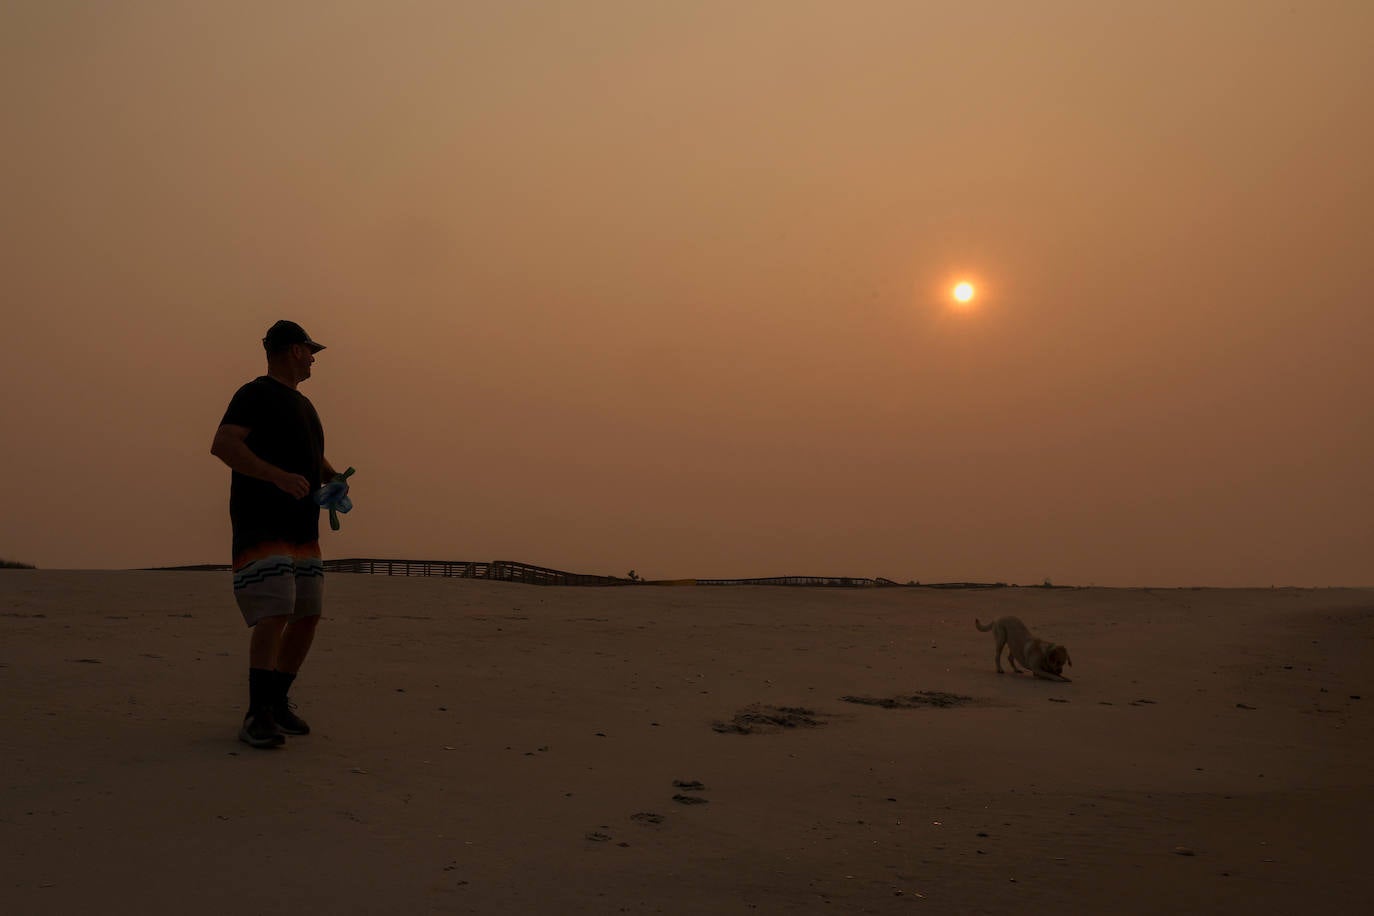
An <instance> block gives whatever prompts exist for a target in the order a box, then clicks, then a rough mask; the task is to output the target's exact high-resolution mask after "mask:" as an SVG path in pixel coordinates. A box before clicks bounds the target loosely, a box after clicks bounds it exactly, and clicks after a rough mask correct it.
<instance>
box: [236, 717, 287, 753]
mask: <svg viewBox="0 0 1374 916" xmlns="http://www.w3.org/2000/svg"><path fill="white" fill-rule="evenodd" d="M239 740H240V741H242V742H243V743H244V744H247V745H249V746H251V747H261V748H269V747H281V746H282V745H283V744H285V743H286V736H285V735H283V734H282V733H281V732H279V731H277V723H276V722H274V721H272V714H271V713H269V712H250V713H249V714H248V715H246V716H244V717H243V727H242V728H240V729H239Z"/></svg>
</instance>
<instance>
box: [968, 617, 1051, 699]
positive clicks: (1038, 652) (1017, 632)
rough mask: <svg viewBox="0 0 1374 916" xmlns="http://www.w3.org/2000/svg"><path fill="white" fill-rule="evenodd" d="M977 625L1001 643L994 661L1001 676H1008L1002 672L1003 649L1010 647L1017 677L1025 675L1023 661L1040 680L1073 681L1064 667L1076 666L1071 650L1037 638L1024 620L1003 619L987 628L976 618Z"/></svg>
mask: <svg viewBox="0 0 1374 916" xmlns="http://www.w3.org/2000/svg"><path fill="white" fill-rule="evenodd" d="M973 625H974V626H975V627H977V628H978V629H979V631H981V632H983V633H986V632H987V631H988V630H991V631H992V633H993V637H992V638H993V639H994V640H996V642H997V651H996V652H995V653H994V654H993V659H994V660H995V661H996V663H997V673H998V674H1005V673H1006V672H1004V671H1003V670H1002V647H1003V646H1006V647H1007V658H1008V660H1010V661H1011V670H1012V671H1015V672H1016V673H1017V674H1020V673H1021V669H1020V668H1018V667H1016V663H1017V662H1020V663H1021V664H1022V665H1024V666H1025V668H1026V670H1027V671H1029V672H1030V673H1031V674H1033V675H1035V676H1036V677H1043V678H1046V679H1048V680H1051V681H1063V682H1065V683H1068V682H1069V679H1068V678H1066V677H1064V666H1065V665H1068V666H1069V667H1070V668H1072V667H1073V662H1072V661H1070V660H1069V650H1068V649H1066V648H1064V647H1063V646H1060V645H1057V644H1055V643H1052V642H1047V641H1045V640H1043V639H1036V638H1035V637H1034V636H1032V635H1031V631H1030V630H1029V629H1027V628H1026V625H1025V624H1024V623H1022V622H1021V618H1019V617H999V618H997V619H996V620H994V621H993V622H992V623H990V624H988V625H987V626H983V625H982V624H981V623H979V622H978V619H977V618H976V617H975V618H974V620H973Z"/></svg>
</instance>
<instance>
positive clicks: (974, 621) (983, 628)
mask: <svg viewBox="0 0 1374 916" xmlns="http://www.w3.org/2000/svg"><path fill="white" fill-rule="evenodd" d="M993 623H994V621H991V620H989V621H988V625H987V626H983V625H982V624H981V623H979V622H978V618H977V617H975V618H973V625H974V626H975V627H977V628H978V629H979V630H981V631H982V632H984V633H986V632H987V631H988V630H991V629H992V625H993Z"/></svg>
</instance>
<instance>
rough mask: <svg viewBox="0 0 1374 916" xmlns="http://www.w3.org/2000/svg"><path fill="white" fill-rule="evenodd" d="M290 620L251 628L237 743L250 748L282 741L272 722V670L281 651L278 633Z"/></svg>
mask: <svg viewBox="0 0 1374 916" xmlns="http://www.w3.org/2000/svg"><path fill="white" fill-rule="evenodd" d="M289 619H290V618H288V617H285V616H274V617H264V618H262V619H261V620H259V621H258V622H257V623H255V624H254V625H253V635H252V636H251V637H250V638H249V643H248V714H247V715H246V716H244V717H243V728H242V729H241V730H240V731H239V740H241V741H243V742H245V743H247V744H250V745H252V746H253V747H278V746H280V745H281V744H282V743H283V741H285V739H284V738H283V737H282V736H281V734H280V733H279V732H278V731H277V725H276V723H275V722H274V721H273V719H272V703H273V698H274V696H275V694H276V681H275V676H274V674H273V671H272V668H273V666H274V665H275V664H276V660H277V656H278V654H279V652H280V649H281V642H282V633H283V631H284V630H285V629H286V623H287V621H288V620H289Z"/></svg>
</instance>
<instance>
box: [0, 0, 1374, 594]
mask: <svg viewBox="0 0 1374 916" xmlns="http://www.w3.org/2000/svg"><path fill="white" fill-rule="evenodd" d="M1372 35H1374V4H1370V3H1366V2H1357V0H1351V2H1330V0H1328V2H1321V0H1316V2H1306V3H1293V2H1282V3H1279V2H1240V0H1233V2H1216V0H1213V2H1196V0H1189V2H1182V0H1179V2H1172V0H1170V2H1162V3H1158V2H1156V3H1146V2H1111V0H1076V2H1068V0H1060V2H1055V0H1041V2H1036V3H1022V2H1016V0H1005V2H974V0H961V2H920V0H897V2H866V0H847V2H838V0H836V2H798V0H785V2H783V0H779V2H748V0H733V2H668V0H659V2H653V3H645V2H640V0H622V2H599V0H583V2H579V3H571V4H569V3H555V2H552V0H541V2H511V0H505V2H490V3H475V2H468V3H457V2H438V0H436V2H413V0H401V2H398V0H388V2H385V3H383V2H342V0H330V2H323V0H321V2H296V3H285V4H283V3H277V2H274V3H263V2H235V3H227V2H225V3H208V2H207V3H186V2H180V0H165V2H156V0H146V2H134V0H128V2H121V3H117V4H115V3H105V2H66V0H15V2H7V3H5V4H4V5H3V6H0V76H3V79H0V105H3V113H4V123H5V141H4V143H3V146H2V147H0V149H2V150H3V151H2V152H0V157H3V168H2V169H0V190H3V202H4V210H3V214H4V215H3V223H2V225H3V227H4V229H3V231H4V237H3V239H0V242H3V244H0V259H3V264H2V266H3V270H0V277H2V279H0V283H3V296H2V297H0V303H3V304H0V308H3V310H4V312H3V322H0V328H3V330H0V333H3V335H4V336H3V341H4V346H3V360H0V383H3V386H4V392H5V397H4V398H3V401H2V402H0V435H2V436H3V448H2V449H0V480H3V481H4V490H3V493H4V504H3V509H0V557H5V558H8V559H15V560H24V561H28V562H31V563H37V564H39V565H40V566H44V567H129V566H151V565H165V564H183V563H202V562H227V561H228V559H229V556H228V552H229V522H228V507H227V503H228V484H229V472H228V470H227V469H226V468H225V467H224V466H223V465H222V464H220V463H219V462H218V461H217V460H216V459H214V458H213V457H211V456H210V454H209V451H208V450H209V445H210V439H211V436H212V434H213V432H214V429H215V426H216V425H217V423H218V421H219V419H220V416H221V415H222V413H223V410H224V407H225V405H226V404H227V402H228V399H229V397H230V395H231V394H232V393H233V391H234V389H235V388H236V387H237V386H238V385H239V384H241V383H242V382H244V381H247V380H248V379H250V378H252V377H254V376H256V375H258V374H261V373H262V372H263V371H264V361H263V357H262V350H261V344H260V343H259V341H260V338H261V337H262V335H263V332H264V331H265V330H266V328H267V326H268V325H269V324H271V323H272V322H273V321H274V320H276V319H277V318H282V317H287V318H292V319H295V320H297V321H299V322H301V323H302V324H303V325H304V326H305V327H306V328H307V329H308V330H309V331H310V333H311V334H312V335H313V336H315V337H316V338H317V339H319V340H321V341H322V342H324V343H325V344H327V345H328V346H329V349H327V350H326V351H324V353H322V354H321V355H320V358H319V362H318V363H317V365H316V374H315V377H314V378H313V379H311V380H310V381H308V382H306V383H305V385H304V386H303V388H302V390H303V391H304V392H305V393H306V394H308V395H309V396H310V397H311V399H312V400H313V401H314V403H315V405H316V406H317V407H318V409H319V411H320V413H321V415H322V417H323V419H324V423H325V429H326V435H327V440H328V448H327V452H328V455H329V458H330V460H331V461H332V462H333V463H334V464H335V465H337V466H339V467H343V466H345V465H353V466H355V467H356V468H357V469H358V472H357V476H356V478H355V480H354V484H355V485H354V489H353V497H354V500H355V502H356V504H357V508H356V509H355V511H354V512H353V513H352V514H351V515H349V516H347V517H346V518H345V520H344V526H343V530H342V532H340V533H338V534H332V535H331V534H329V533H328V531H327V529H326V532H325V538H324V549H325V552H326V556H389V557H411V558H432V559H475V560H487V559H512V560H521V561H525V562H532V563H539V564H543V565H548V566H554V567H557V568H561V569H569V570H574V571H579V572H591V573H610V574H623V573H625V572H626V571H627V570H629V569H631V568H634V569H636V570H637V571H638V572H639V573H640V574H641V575H645V576H648V577H651V578H671V577H686V576H703V577H705V576H766V575H783V574H812V575H853V576H888V577H891V578H896V579H901V580H906V579H918V580H921V581H937V580H954V579H977V580H1001V581H1008V582H1020V583H1039V582H1041V581H1042V580H1044V579H1046V578H1049V579H1052V580H1053V581H1055V582H1056V583H1064V584H1088V583H1096V584H1099V585H1141V584H1151V585H1194V584H1208V585H1270V584H1279V585H1284V584H1294V585H1336V584H1362V585H1370V584H1374V574H1371V571H1370V563H1371V560H1370V558H1371V557H1374V521H1371V519H1372V518H1374V483H1372V482H1371V481H1374V460H1372V459H1374V425H1372V424H1371V416H1370V409H1369V403H1370V395H1371V392H1372V391H1374V384H1372V383H1374V363H1372V361H1371V357H1370V346H1371V342H1374V309H1372V308H1371V306H1372V305H1374V295H1372V294H1374V166H1371V163H1374V119H1371V117H1370V100H1371V98H1374V55H1371V54H1370V53H1369V47H1370V38H1371V36H1372ZM965 278H972V279H973V280H974V282H976V283H977V284H978V287H979V296H978V298H977V299H976V300H975V302H974V303H973V304H972V307H970V308H968V309H965V310H962V311H959V310H956V309H954V308H953V307H952V306H951V304H950V297H949V290H950V288H951V287H952V285H953V284H954V282H955V281H956V280H959V279H965Z"/></svg>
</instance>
